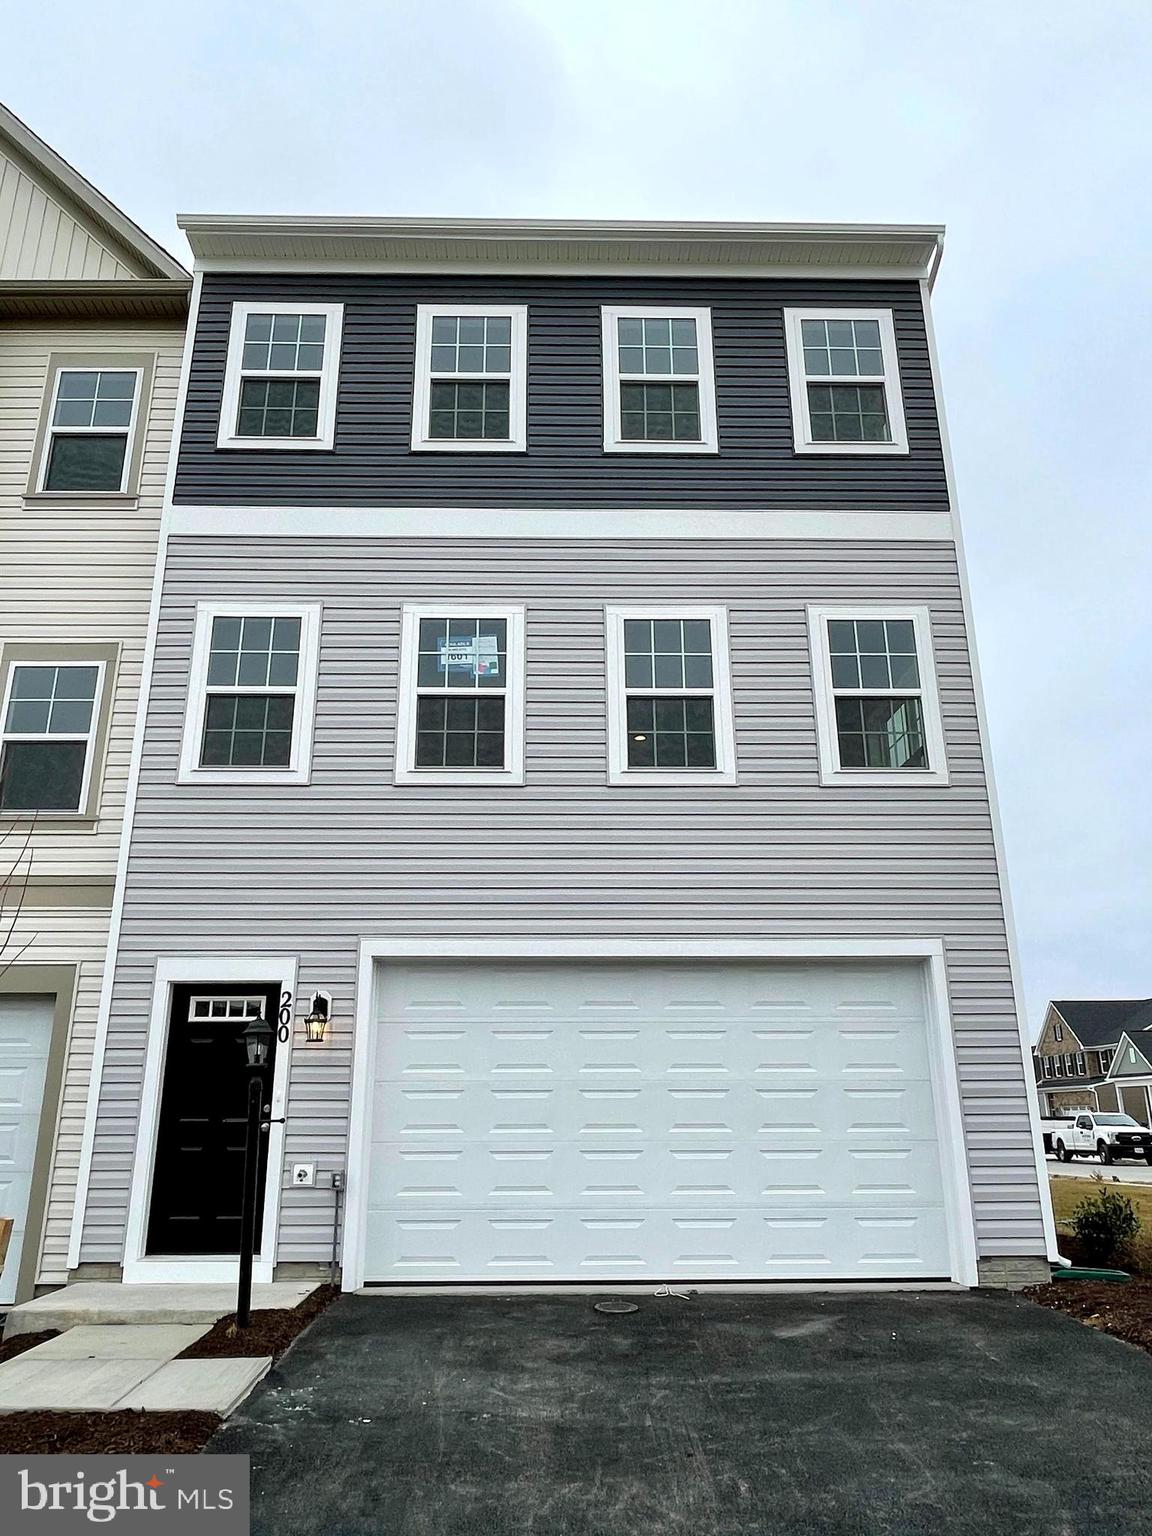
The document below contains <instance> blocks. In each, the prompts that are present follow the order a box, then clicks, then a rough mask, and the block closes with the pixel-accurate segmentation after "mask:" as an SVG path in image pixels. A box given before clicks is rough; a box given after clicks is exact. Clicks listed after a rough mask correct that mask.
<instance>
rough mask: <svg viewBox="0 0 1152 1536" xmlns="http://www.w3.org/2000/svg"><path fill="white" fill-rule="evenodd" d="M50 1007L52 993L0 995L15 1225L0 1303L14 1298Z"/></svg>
mask: <svg viewBox="0 0 1152 1536" xmlns="http://www.w3.org/2000/svg"><path fill="white" fill-rule="evenodd" d="M53 1006H54V999H53V998H51V997H22V996H8V997H0V1216H10V1217H11V1218H12V1221H13V1223H14V1225H13V1228H12V1239H11V1242H10V1243H9V1245H8V1257H7V1260H6V1261H5V1263H4V1266H3V1269H2V1270H0V1306H2V1305H4V1304H6V1303H10V1302H13V1301H15V1300H16V1280H17V1277H18V1275H19V1272H20V1258H21V1255H22V1253H23V1251H24V1240H25V1236H26V1227H27V1221H28V1199H29V1195H30V1193H31V1189H32V1174H33V1170H34V1168H35V1165H36V1142H37V1138H38V1136H39V1132H40V1109H41V1106H42V1104H43V1102H44V1079H45V1075H46V1073H47V1070H48V1051H49V1047H50V1045H51V1043H52V1009H53Z"/></svg>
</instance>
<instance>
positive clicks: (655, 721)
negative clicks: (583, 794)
mask: <svg viewBox="0 0 1152 1536" xmlns="http://www.w3.org/2000/svg"><path fill="white" fill-rule="evenodd" d="M606 618H607V641H608V645H607V650H608V779H609V783H613V784H625V783H635V782H639V781H649V782H653V783H656V782H658V783H664V784H700V783H729V784H730V783H734V782H735V778H736V750H735V741H734V737H733V729H732V691H731V682H730V679H729V674H728V616H727V613H726V612H725V610H724V609H723V608H712V607H708V608H698V607H684V606H681V605H665V606H661V607H658V608H652V607H634V606H631V605H629V606H626V607H610V608H609V609H608V610H607V615H606Z"/></svg>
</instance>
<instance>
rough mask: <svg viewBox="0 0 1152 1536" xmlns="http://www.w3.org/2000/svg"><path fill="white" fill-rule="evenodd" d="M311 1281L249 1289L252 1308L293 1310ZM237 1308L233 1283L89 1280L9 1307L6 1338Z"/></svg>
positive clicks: (198, 1319) (204, 1320)
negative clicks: (125, 1282)
mask: <svg viewBox="0 0 1152 1536" xmlns="http://www.w3.org/2000/svg"><path fill="white" fill-rule="evenodd" d="M316 1284H317V1282H316V1281H315V1280H302V1281H295V1280H276V1281H274V1282H273V1283H272V1284H271V1285H254V1286H253V1287H252V1309H253V1311H258V1310H261V1309H263V1308H265V1307H295V1306H298V1305H299V1303H300V1302H302V1301H303V1300H304V1298H305V1297H306V1296H310V1295H311V1294H312V1292H313V1291H314V1290H315V1289H316ZM235 1310H236V1287H235V1286H234V1285H120V1284H118V1283H117V1282H115V1281H98V1280H89V1281H81V1282H79V1283H77V1284H76V1285H65V1286H62V1287H61V1288H60V1290H58V1291H49V1292H48V1294H47V1295H45V1296H37V1297H36V1298H35V1300H34V1301H24V1302H21V1304H20V1305H19V1306H18V1307H11V1308H10V1309H9V1312H8V1317H7V1320H6V1321H5V1324H4V1337H5V1338H6V1339H10V1338H13V1337H14V1336H15V1335H16V1334H18V1333H40V1332H41V1331H43V1330H44V1329H47V1328H55V1329H57V1330H59V1331H61V1332H62V1331H63V1330H64V1329H65V1328H77V1327H80V1326H82V1325H84V1324H98V1325H115V1324H120V1323H188V1324H204V1325H205V1326H211V1324H212V1323H214V1322H216V1321H217V1320H218V1319H219V1318H221V1317H225V1316H226V1315H227V1314H228V1313H229V1312H234V1311H235Z"/></svg>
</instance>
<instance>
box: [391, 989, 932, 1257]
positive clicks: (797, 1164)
mask: <svg viewBox="0 0 1152 1536" xmlns="http://www.w3.org/2000/svg"><path fill="white" fill-rule="evenodd" d="M377 999H378V1003H377V1006H378V1010H379V1022H378V1031H377V1057H376V1065H375V1072H374V1080H373V1085H372V1122H371V1162H370V1171H369V1188H368V1210H367V1224H366V1243H365V1254H366V1265H365V1279H366V1280H368V1281H370V1282H371V1281H390V1282H416V1283H424V1284H427V1283H441V1284H444V1283H460V1282H467V1281H485V1282H493V1281H520V1282H530V1281H536V1282H543V1283H551V1282H560V1281H613V1282H615V1281H628V1280H633V1281H650V1280H655V1281H658V1280H670V1281H689V1280H736V1279H766V1280H780V1279H790V1280H795V1279H817V1280H821V1279H854V1280H875V1279H883V1278H886V1277H901V1278H903V1277H919V1278H924V1279H928V1278H932V1277H947V1276H948V1273H949V1260H948V1242H947V1227H946V1221H945V1214H944V1208H943V1196H942V1188H941V1174H940V1157H939V1149H938V1145H937V1133H936V1120H935V1114H934V1111H933V1096H932V1087H931V1083H930V1080H929V1079H930V1074H929V1058H928V1044H927V1029H926V1021H925V997H924V983H923V978H922V973H921V971H920V968H919V967H917V966H915V965H911V964H909V965H900V964H890V963H883V964H873V963H868V964H861V963H855V962H853V963H852V964H845V963H832V962H819V963H809V962H788V963H772V964H768V963H752V962H749V963H744V962H741V963H735V964H734V963H731V962H692V963H669V962H651V963H637V962H635V961H629V962H597V961H587V962H571V961H563V962H544V961H541V962H535V961H533V962H509V961H498V962H496V961H494V962H491V963H486V962H482V961H462V962H458V963H450V962H443V963H435V964H433V963H428V962H421V963H416V962H404V963H399V964H393V963H387V964H385V965H384V966H382V968H381V972H380V976H379V985H378V988H377Z"/></svg>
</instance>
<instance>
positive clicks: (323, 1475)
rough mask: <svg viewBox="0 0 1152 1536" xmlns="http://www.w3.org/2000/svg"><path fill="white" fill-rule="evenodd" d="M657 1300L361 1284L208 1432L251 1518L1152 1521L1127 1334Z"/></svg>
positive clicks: (810, 1527) (1142, 1357)
mask: <svg viewBox="0 0 1152 1536" xmlns="http://www.w3.org/2000/svg"><path fill="white" fill-rule="evenodd" d="M637 1299H638V1300H639V1301H640V1310H639V1311H638V1312H636V1313H634V1314H632V1315H630V1316H623V1317H604V1316H601V1315H599V1314H597V1313H596V1312H594V1311H593V1310H592V1302H593V1298H592V1297H583V1296H575V1297H523V1298H516V1299H501V1300H496V1299H490V1298H463V1297H461V1298H458V1299H454V1298H443V1297H437V1298H428V1299H400V1298H397V1299H387V1298H383V1297H381V1298H376V1297H370V1296H363V1297H362V1296H348V1297H344V1298H342V1299H341V1300H340V1301H338V1302H337V1303H336V1305H335V1306H334V1307H333V1308H331V1310H330V1311H328V1312H327V1313H326V1314H325V1315H324V1316H323V1317H321V1318H320V1320H319V1321H318V1322H317V1323H316V1324H315V1325H314V1326H313V1328H312V1329H310V1330H309V1332H308V1333H307V1334H306V1335H305V1336H304V1337H303V1338H302V1339H301V1340H300V1341H299V1342H298V1343H297V1344H296V1346H295V1347H294V1348H293V1349H292V1350H291V1351H290V1352H289V1354H288V1355H286V1356H285V1357H284V1359H283V1360H282V1361H281V1363H280V1365H279V1366H278V1367H277V1368H276V1369H274V1370H273V1371H272V1372H271V1374H270V1375H269V1376H267V1377H266V1378H265V1380H264V1382H263V1383H262V1385H261V1386H260V1387H259V1388H258V1389H257V1391H256V1394H255V1395H254V1396H253V1397H251V1398H250V1399H249V1400H248V1402H247V1403H246V1404H245V1406H244V1407H243V1408H242V1409H241V1411H240V1413H239V1414H238V1415H237V1417H236V1418H235V1419H233V1420H232V1421H231V1422H230V1423H229V1424H227V1425H225V1426H224V1428H223V1429H222V1430H221V1432H220V1433H219V1434H218V1435H217V1436H216V1438H215V1439H214V1440H213V1442H212V1444H211V1445H210V1447H209V1449H210V1450H213V1451H217V1450H219V1451H241V1452H247V1453H249V1454H250V1455H251V1457H252V1485H253V1489H252V1491H253V1505H252V1508H253V1527H252V1528H253V1531H254V1532H255V1533H257V1536H263V1533H267V1536H271V1533H273V1532H276V1533H277V1536H302V1533H308V1536H353V1533H355V1536H360V1533H364V1536H368V1533H371V1536H505V1533H508V1536H511V1533H517V1536H519V1533H528V1532H531V1533H533V1536H633V1533H635V1536H665V1533H676V1536H825V1533H829V1536H831V1533H835V1536H865V1533H867V1536H871V1533H884V1536H911V1533H917V1536H919V1533H924V1536H953V1533H956V1536H959V1533H963V1536H1000V1533H1004V1536H1009V1533H1011V1536H1031V1533H1036V1536H1040V1533H1044V1536H1079V1533H1081V1532H1083V1533H1084V1536H1088V1533H1092V1536H1100V1533H1101V1532H1106V1533H1107V1536H1127V1533H1136V1532H1141V1533H1143V1532H1146V1531H1147V1530H1148V1519H1149V1510H1150V1509H1152V1458H1150V1457H1149V1455H1148V1447H1149V1445H1152V1357H1150V1356H1148V1355H1146V1354H1143V1353H1141V1352H1140V1351H1138V1350H1136V1349H1134V1348H1131V1347H1130V1346H1128V1345H1126V1344H1122V1343H1119V1342H1118V1341H1116V1340H1114V1339H1110V1338H1107V1337H1106V1336H1104V1335H1102V1334H1098V1333H1096V1332H1094V1331H1093V1330H1092V1329H1089V1328H1086V1327H1083V1326H1082V1325H1080V1324H1078V1323H1075V1322H1072V1321H1070V1320H1068V1319H1067V1318H1063V1317H1060V1316H1058V1315H1056V1314H1055V1313H1052V1312H1048V1311H1045V1310H1043V1309H1041V1308H1039V1307H1035V1306H1031V1305H1029V1304H1028V1303H1027V1302H1024V1301H1020V1300H1017V1299H1015V1298H1012V1297H1009V1296H1004V1295H987V1294H978V1293H974V1294H969V1295H960V1294H955V1295H954V1294H945V1293H936V1294H924V1295H921V1296H912V1295H896V1294H889V1295H871V1296H867V1295H861V1296H855V1295H848V1296H841V1295H830V1296H707V1297H703V1298H697V1299H696V1300H693V1301H681V1300H678V1299H676V1298H674V1297H671V1298H667V1299H660V1300H657V1299H653V1298H648V1297H645V1298H637ZM1105 1406H1106V1408H1107V1413H1104V1412H1102V1411H1101V1410H1102V1408H1103V1407H1105Z"/></svg>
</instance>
